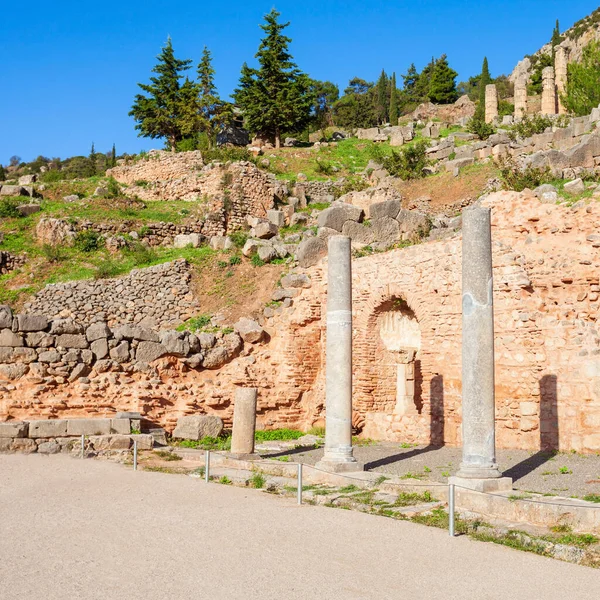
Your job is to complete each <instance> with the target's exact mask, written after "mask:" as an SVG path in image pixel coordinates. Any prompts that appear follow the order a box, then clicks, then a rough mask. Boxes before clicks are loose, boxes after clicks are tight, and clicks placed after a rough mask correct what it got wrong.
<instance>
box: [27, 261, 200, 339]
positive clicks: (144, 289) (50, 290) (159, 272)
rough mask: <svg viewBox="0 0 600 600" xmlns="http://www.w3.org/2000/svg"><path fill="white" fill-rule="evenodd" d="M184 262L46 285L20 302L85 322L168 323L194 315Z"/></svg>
mask: <svg viewBox="0 0 600 600" xmlns="http://www.w3.org/2000/svg"><path fill="white" fill-rule="evenodd" d="M190 284H191V270H190V267H189V265H188V263H187V262H186V261H185V260H176V261H173V262H169V263H164V264H161V265H156V266H154V267H148V268H145V269H135V270H133V271H131V273H129V274H128V275H126V276H125V277H121V278H119V279H98V280H82V281H71V282H67V283H56V284H51V285H47V286H46V287H45V288H44V289H43V290H41V291H40V292H38V293H37V294H36V296H35V297H34V299H33V300H32V301H31V302H29V303H28V304H26V305H25V309H26V310H27V311H28V312H31V313H36V314H42V315H46V316H47V317H49V318H50V319H58V318H72V319H76V320H77V321H78V322H80V323H82V324H84V325H89V324H91V323H95V322H99V321H106V322H107V323H108V324H109V326H111V327H112V326H114V325H122V324H125V323H132V324H145V325H147V326H150V327H161V328H162V327H171V326H176V325H179V324H180V323H182V322H183V321H185V320H187V319H189V318H190V317H192V316H194V315H195V314H197V313H198V310H199V306H198V305H197V303H196V301H195V300H194V296H193V294H192V291H191V287H190Z"/></svg>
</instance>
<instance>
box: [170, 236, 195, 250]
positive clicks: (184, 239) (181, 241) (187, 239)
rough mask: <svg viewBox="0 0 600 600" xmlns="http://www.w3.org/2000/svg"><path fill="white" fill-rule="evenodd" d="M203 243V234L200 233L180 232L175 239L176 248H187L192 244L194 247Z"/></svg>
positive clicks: (174, 245)
mask: <svg viewBox="0 0 600 600" xmlns="http://www.w3.org/2000/svg"><path fill="white" fill-rule="evenodd" d="M201 243H202V236H201V235H200V234H199V233H190V234H187V235H186V234H179V235H176V236H175V238H174V240H173V247H174V248H187V247H188V246H191V247H192V248H198V246H200V244H201Z"/></svg>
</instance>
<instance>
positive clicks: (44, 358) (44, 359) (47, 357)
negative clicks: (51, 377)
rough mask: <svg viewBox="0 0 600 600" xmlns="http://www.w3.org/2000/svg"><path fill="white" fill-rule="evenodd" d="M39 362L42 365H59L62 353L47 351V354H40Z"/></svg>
mask: <svg viewBox="0 0 600 600" xmlns="http://www.w3.org/2000/svg"><path fill="white" fill-rule="evenodd" d="M38 360H39V361H40V362H41V363H49V364H51V363H57V362H59V361H60V352H58V350H47V351H46V352H40V354H39V356H38Z"/></svg>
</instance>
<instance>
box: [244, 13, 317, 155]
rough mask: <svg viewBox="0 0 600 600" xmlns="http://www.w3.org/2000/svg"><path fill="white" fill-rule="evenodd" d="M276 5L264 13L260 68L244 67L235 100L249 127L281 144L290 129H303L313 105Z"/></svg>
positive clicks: (307, 83) (304, 77) (306, 79)
mask: <svg viewBox="0 0 600 600" xmlns="http://www.w3.org/2000/svg"><path fill="white" fill-rule="evenodd" d="M279 16H280V13H279V12H277V10H275V9H273V10H271V12H270V13H269V14H268V15H265V24H264V25H261V26H260V27H261V29H262V30H263V31H264V32H265V33H266V36H265V37H264V38H263V39H262V41H261V43H260V46H259V48H258V52H257V54H256V58H257V59H258V63H259V67H258V69H253V68H250V67H249V66H248V65H247V64H244V65H243V67H242V72H241V76H240V83H239V87H238V88H237V89H236V90H235V91H234V93H233V98H234V100H235V103H236V104H237V105H238V106H239V107H240V108H241V109H242V110H243V112H244V117H245V119H246V123H247V125H248V127H249V129H250V130H251V131H252V132H253V133H258V134H261V135H264V136H267V137H269V138H271V139H273V140H274V141H275V146H276V147H277V148H279V147H280V146H281V136H282V134H283V133H285V132H287V131H302V130H304V128H305V127H306V126H307V125H308V122H309V120H310V111H311V107H312V105H313V96H312V92H311V85H310V79H309V77H308V76H307V75H305V74H304V73H302V72H301V71H300V70H299V69H298V67H297V65H296V64H295V63H294V61H293V58H292V56H291V54H290V53H289V51H288V47H289V44H290V43H291V41H292V40H291V39H290V38H289V37H286V36H285V35H283V30H284V29H285V28H286V27H288V25H289V23H280V22H279V21H278V18H279Z"/></svg>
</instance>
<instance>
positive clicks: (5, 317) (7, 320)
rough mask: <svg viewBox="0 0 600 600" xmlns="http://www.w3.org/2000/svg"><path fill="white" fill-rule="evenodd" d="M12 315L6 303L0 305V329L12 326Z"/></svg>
mask: <svg viewBox="0 0 600 600" xmlns="http://www.w3.org/2000/svg"><path fill="white" fill-rule="evenodd" d="M12 322H13V315H12V310H11V309H10V306H7V305H6V304H1V305H0V329H1V328H4V327H6V328H7V329H10V328H11V327H12Z"/></svg>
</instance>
